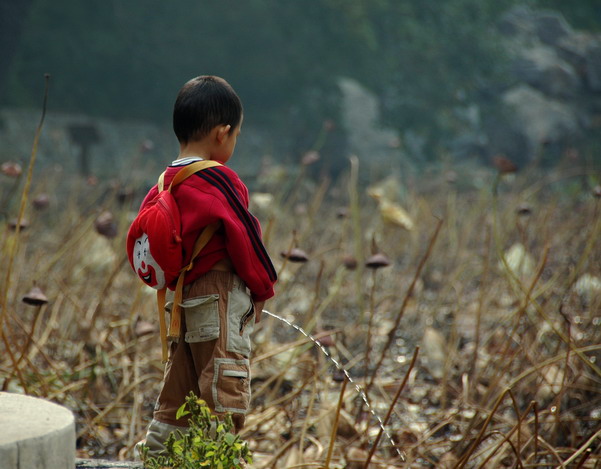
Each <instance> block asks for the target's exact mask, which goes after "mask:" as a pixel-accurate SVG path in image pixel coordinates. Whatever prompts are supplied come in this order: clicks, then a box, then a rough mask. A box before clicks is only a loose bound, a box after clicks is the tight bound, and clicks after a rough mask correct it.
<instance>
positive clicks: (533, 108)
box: [502, 85, 580, 158]
mask: <svg viewBox="0 0 601 469" xmlns="http://www.w3.org/2000/svg"><path fill="white" fill-rule="evenodd" d="M502 100H503V102H504V103H505V105H506V106H508V108H510V109H511V110H512V111H513V113H514V116H515V123H516V124H517V126H518V128H519V129H520V130H521V133H522V134H523V136H524V138H525V139H526V141H527V142H528V145H529V153H530V157H531V158H532V157H534V155H536V154H537V153H538V150H539V149H540V147H541V146H542V145H548V144H554V143H560V142H563V141H569V140H570V139H571V138H573V137H575V136H576V135H577V134H578V133H579V130H580V124H579V119H578V114H577V112H576V111H575V110H574V109H573V108H572V107H570V106H569V105H567V104H564V103H562V102H560V101H557V100H554V99H552V98H549V97H547V96H545V95H544V94H543V93H541V92H540V91H538V90H536V89H534V88H532V87H531V86H528V85H518V86H515V87H513V88H511V89H509V90H508V91H506V92H505V93H504V94H503V97H502Z"/></svg>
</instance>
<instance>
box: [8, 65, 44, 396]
mask: <svg viewBox="0 0 601 469" xmlns="http://www.w3.org/2000/svg"><path fill="white" fill-rule="evenodd" d="M49 82H50V75H48V74H45V75H44V100H43V103H42V115H41V117H40V122H39V123H38V126H37V128H36V131H35V135H34V138H33V146H32V148H31V156H30V158H29V166H28V168H27V177H26V179H25V186H24V188H23V193H22V195H21V204H20V206H19V213H18V215H17V223H16V227H15V233H14V235H13V239H14V242H13V243H12V244H11V247H10V252H9V255H8V264H7V266H6V276H5V278H4V287H3V289H2V305H1V309H0V335H1V336H2V341H3V342H4V346H5V349H6V353H7V354H8V356H9V358H10V360H11V362H12V364H13V370H14V372H15V373H16V374H17V377H18V379H19V384H20V385H21V387H22V388H23V389H24V390H25V392H26V393H27V394H28V387H27V383H26V382H25V379H24V378H23V374H22V373H21V370H20V368H19V365H18V363H17V361H16V358H15V355H14V353H13V351H12V349H11V344H10V343H9V341H8V338H7V337H6V334H5V331H4V326H5V324H4V321H5V317H6V309H7V307H8V291H9V289H10V281H11V276H12V269H13V263H14V259H15V255H16V252H17V251H18V248H19V235H20V233H21V221H22V220H23V217H24V215H25V206H26V205H27V198H28V195H29V188H30V186H31V180H32V176H33V167H34V165H35V161H36V157H37V153H38V143H39V141H40V135H41V133H42V126H43V124H44V118H45V117H46V105H47V103H48V87H49Z"/></svg>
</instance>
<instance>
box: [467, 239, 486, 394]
mask: <svg viewBox="0 0 601 469" xmlns="http://www.w3.org/2000/svg"><path fill="white" fill-rule="evenodd" d="M487 228H488V227H487ZM490 243H491V236H490V230H489V229H487V230H486V238H485V245H486V250H485V254H483V255H482V257H483V261H484V262H483V263H484V270H483V272H482V281H481V283H480V292H479V295H478V309H477V310H476V325H475V332H474V353H473V355H472V364H471V366H472V369H471V373H470V375H471V380H472V382H473V383H477V382H478V372H479V370H478V352H479V349H480V331H481V324H482V310H483V309H484V302H485V300H486V289H485V287H484V286H485V285H487V284H488V274H489V270H490V255H489V253H490ZM474 388H475V387H474ZM474 392H475V389H474ZM468 396H469V391H468Z"/></svg>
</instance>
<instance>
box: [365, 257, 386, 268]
mask: <svg viewBox="0 0 601 469" xmlns="http://www.w3.org/2000/svg"><path fill="white" fill-rule="evenodd" d="M389 265H390V259H388V257H386V256H385V255H384V254H382V253H377V254H374V255H373V256H370V257H368V259H367V261H365V266H366V267H368V268H370V269H379V268H380V267H387V266H389Z"/></svg>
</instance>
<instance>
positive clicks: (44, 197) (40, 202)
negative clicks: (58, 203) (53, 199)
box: [31, 193, 50, 210]
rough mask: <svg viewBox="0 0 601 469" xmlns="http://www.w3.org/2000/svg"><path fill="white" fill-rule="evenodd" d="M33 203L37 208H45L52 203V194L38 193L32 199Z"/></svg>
mask: <svg viewBox="0 0 601 469" xmlns="http://www.w3.org/2000/svg"><path fill="white" fill-rule="evenodd" d="M31 203H32V205H33V208H35V209H36V210H44V209H46V208H48V206H49V205H50V196H49V195H48V194H46V193H42V194H38V195H37V196H36V197H35V198H34V199H33V200H32V201H31Z"/></svg>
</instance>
